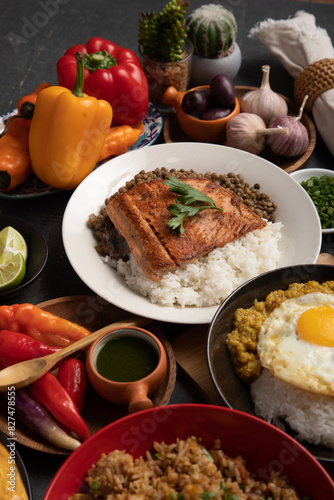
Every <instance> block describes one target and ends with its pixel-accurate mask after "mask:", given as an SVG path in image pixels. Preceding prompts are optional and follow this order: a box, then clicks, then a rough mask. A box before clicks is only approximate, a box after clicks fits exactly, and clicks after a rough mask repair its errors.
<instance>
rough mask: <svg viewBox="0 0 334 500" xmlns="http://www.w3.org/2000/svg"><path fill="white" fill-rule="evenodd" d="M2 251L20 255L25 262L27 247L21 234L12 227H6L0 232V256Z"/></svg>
mask: <svg viewBox="0 0 334 500" xmlns="http://www.w3.org/2000/svg"><path fill="white" fill-rule="evenodd" d="M3 251H8V252H12V253H13V254H17V253H21V254H22V257H23V258H24V260H25V262H26V261H27V257H28V246H27V244H26V242H25V239H24V238H23V236H22V234H20V233H19V232H18V231H17V230H16V229H14V228H13V227H12V226H7V227H5V228H4V229H3V230H2V231H0V254H1V253H2V252H3Z"/></svg>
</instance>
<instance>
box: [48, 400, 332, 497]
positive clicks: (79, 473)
mask: <svg viewBox="0 0 334 500" xmlns="http://www.w3.org/2000/svg"><path fill="white" fill-rule="evenodd" d="M191 436H196V437H198V438H202V444H203V445H204V446H205V447H206V448H207V449H210V447H212V445H213V442H214V440H215V439H220V441H221V446H222V449H223V451H224V452H225V453H226V454H227V455H229V456H230V457H237V456H238V455H241V456H242V457H243V458H244V459H245V460H246V466H247V469H248V470H249V471H250V473H251V474H252V477H255V478H257V479H262V480H268V477H270V473H271V472H276V473H279V474H280V475H286V476H287V477H288V479H289V480H290V481H291V483H292V484H293V485H294V486H295V487H296V488H297V491H298V493H299V495H300V497H302V496H305V497H311V498H312V499H313V500H324V499H329V498H332V497H333V487H334V484H333V481H332V479H331V478H330V476H329V474H328V473H327V472H326V471H325V469H324V468H323V467H322V466H321V464H320V463H319V462H318V461H317V460H316V459H315V458H314V457H313V456H312V455H311V454H310V453H309V452H308V451H307V450H306V449H305V448H304V447H303V446H301V445H300V444H299V443H298V442H296V441H295V440H294V439H293V438H291V437H290V436H288V435H286V434H285V433H284V432H282V431H281V430H279V429H277V428H276V427H274V426H272V425H270V424H268V423H266V422H264V421H263V420H260V419H259V418H257V417H253V416H251V415H247V414H246V413H243V412H239V411H235V410H231V409H230V408H223V407H220V406H211V405H196V404H180V405H168V406H164V407H160V408H151V409H149V410H145V411H142V412H139V413H135V414H133V415H129V416H127V417H125V418H122V419H120V420H117V421H116V422H114V423H112V424H110V425H108V426H107V427H105V428H103V429H101V430H100V431H99V432H97V433H96V434H94V435H93V436H92V437H91V438H90V439H88V440H87V441H85V442H84V443H83V444H82V445H81V446H80V447H79V448H78V449H77V450H75V451H74V452H73V453H71V455H70V456H69V457H68V458H67V460H65V462H64V463H63V465H62V466H61V467H60V469H59V470H58V472H57V474H56V475H55V477H54V478H53V480H52V481H51V483H50V485H49V487H48V490H47V492H46V494H45V496H44V500H59V499H60V498H69V497H70V496H71V495H72V494H73V493H77V492H78V493H79V492H82V491H84V490H83V488H84V484H85V483H84V477H85V475H86V473H87V471H88V469H90V468H91V467H92V464H93V463H95V462H96V461H97V460H98V459H99V458H100V456H101V454H102V453H106V454H107V453H109V452H111V451H113V450H125V451H126V452H127V453H130V454H131V455H133V456H134V457H135V458H137V457H139V456H141V455H145V452H146V451H147V450H149V451H152V446H153V443H154V442H155V441H157V442H161V441H164V442H165V443H166V444H172V443H175V441H176V439H177V438H180V439H186V438H187V437H191Z"/></svg>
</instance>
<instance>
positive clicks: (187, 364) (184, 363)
mask: <svg viewBox="0 0 334 500" xmlns="http://www.w3.org/2000/svg"><path fill="white" fill-rule="evenodd" d="M317 263H318V264H330V265H334V256H333V255H330V254H328V253H322V254H320V255H319V258H318V260H317ZM208 327H209V325H197V326H195V327H193V328H191V329H190V330H188V331H187V332H185V333H184V334H182V335H180V336H179V337H177V338H176V339H174V340H173V341H172V342H171V344H172V348H173V351H174V355H175V359H176V361H177V363H178V365H179V368H180V369H182V371H183V372H184V373H185V374H186V375H187V377H188V378H189V381H190V383H191V384H193V385H194V386H195V388H196V389H197V390H198V391H199V393H200V394H201V395H202V396H203V397H204V399H205V400H206V401H207V402H208V403H210V404H219V405H221V404H222V402H221V399H220V398H219V396H218V394H217V392H216V389H215V387H214V385H213V383H212V381H211V377H210V373H209V369H208V365H207V360H206V337H207V332H208Z"/></svg>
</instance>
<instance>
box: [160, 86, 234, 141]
mask: <svg viewBox="0 0 334 500" xmlns="http://www.w3.org/2000/svg"><path fill="white" fill-rule="evenodd" d="M194 90H207V91H209V90H210V86H209V85H202V86H200V87H194V88H192V89H190V90H188V91H187V92H192V91H194ZM185 94H186V92H179V91H178V90H176V88H175V87H168V89H166V91H165V93H164V95H163V98H162V102H163V104H164V105H167V106H173V108H174V109H175V111H176V117H177V121H178V123H179V125H180V127H181V129H182V130H183V132H184V133H185V134H187V135H188V137H190V138H191V139H193V140H194V141H198V142H211V143H218V144H222V143H223V142H224V139H225V129H226V123H227V122H228V121H229V119H230V118H232V117H233V116H236V115H238V114H239V113H240V104H239V100H238V99H237V98H236V99H235V104H234V109H233V111H232V112H231V113H230V114H229V115H227V116H225V117H224V118H219V119H218V120H200V119H199V118H195V117H194V116H191V115H188V114H187V113H185V112H184V111H183V109H182V107H181V104H182V99H183V96H184V95H185Z"/></svg>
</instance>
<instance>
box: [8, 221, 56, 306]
mask: <svg viewBox="0 0 334 500" xmlns="http://www.w3.org/2000/svg"><path fill="white" fill-rule="evenodd" d="M7 226H12V227H13V228H14V229H16V230H17V231H18V232H19V233H20V234H21V235H22V236H23V238H24V239H25V241H26V243H27V246H28V258H27V262H26V272H25V276H24V278H23V280H22V282H21V283H20V285H19V286H17V287H16V288H13V289H12V290H8V291H5V292H3V293H0V299H1V300H5V299H6V298H7V297H9V296H12V295H14V294H16V293H18V292H20V291H21V290H23V289H24V288H25V287H27V286H28V285H30V284H31V283H32V282H33V281H34V280H35V279H36V278H37V277H38V276H39V275H40V273H41V272H42V270H43V269H44V266H45V264H46V261H47V258H48V247H47V243H46V240H45V238H44V236H43V234H42V233H41V232H40V230H39V229H37V227H36V226H34V225H32V224H30V223H29V222H28V221H26V220H24V219H21V218H18V217H12V216H10V215H0V231H1V230H2V229H4V228H5V227H7Z"/></svg>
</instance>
